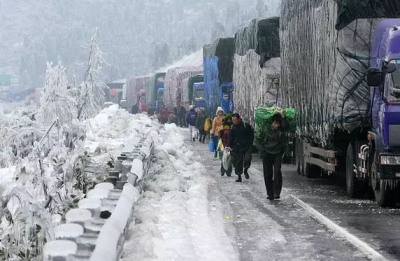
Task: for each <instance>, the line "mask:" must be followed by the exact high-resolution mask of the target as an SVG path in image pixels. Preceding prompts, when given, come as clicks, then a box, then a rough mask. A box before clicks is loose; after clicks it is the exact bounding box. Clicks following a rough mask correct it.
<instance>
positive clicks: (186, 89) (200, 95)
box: [182, 74, 206, 110]
mask: <svg viewBox="0 0 400 261" xmlns="http://www.w3.org/2000/svg"><path fill="white" fill-rule="evenodd" d="M182 88H183V90H182V91H183V95H182V104H183V106H184V107H185V108H186V110H188V109H189V105H194V106H195V107H196V108H199V107H202V108H205V107H206V104H205V99H204V77H203V75H202V74H198V75H194V76H190V77H188V78H186V79H184V80H183V81H182Z"/></svg>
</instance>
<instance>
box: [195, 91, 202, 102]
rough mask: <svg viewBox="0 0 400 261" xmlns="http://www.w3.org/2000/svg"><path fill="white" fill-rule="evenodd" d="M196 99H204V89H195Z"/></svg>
mask: <svg viewBox="0 0 400 261" xmlns="http://www.w3.org/2000/svg"><path fill="white" fill-rule="evenodd" d="M194 99H195V100H204V90H195V91H194Z"/></svg>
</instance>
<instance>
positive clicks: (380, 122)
mask: <svg viewBox="0 0 400 261" xmlns="http://www.w3.org/2000/svg"><path fill="white" fill-rule="evenodd" d="M363 2H365V1H346V2H342V4H343V5H342V4H341V3H340V2H337V1H334V0H323V1H313V0H287V1H284V2H283V3H282V8H281V11H282V13H281V22H280V24H281V29H280V30H281V34H280V35H281V39H280V40H281V59H282V70H281V86H280V87H281V90H282V93H283V94H284V95H282V98H283V102H284V104H285V105H286V106H291V107H294V108H295V109H296V110H297V112H298V123H297V124H298V127H297V140H296V148H297V149H296V164H297V170H298V172H299V173H301V174H303V175H305V176H306V177H312V176H314V175H316V174H320V173H328V174H335V175H337V174H340V173H343V174H345V179H346V188H347V194H348V196H349V197H357V196H360V195H361V192H363V191H364V192H365V188H367V187H370V188H372V190H373V191H374V195H375V199H376V201H377V203H378V205H379V206H393V205H394V204H395V203H396V200H397V198H396V193H395V192H396V190H397V189H398V181H399V179H400V96H399V91H400V90H399V89H398V88H399V86H400V68H399V67H398V65H399V64H400V30H399V29H400V19H377V17H381V15H382V13H383V14H385V12H381V11H382V10H380V9H379V14H376V13H375V11H376V10H369V9H368V7H369V6H368V5H364V4H362V3H363ZM383 7H384V4H383V2H382V6H381V7H380V8H383ZM392 8H394V6H392Z"/></svg>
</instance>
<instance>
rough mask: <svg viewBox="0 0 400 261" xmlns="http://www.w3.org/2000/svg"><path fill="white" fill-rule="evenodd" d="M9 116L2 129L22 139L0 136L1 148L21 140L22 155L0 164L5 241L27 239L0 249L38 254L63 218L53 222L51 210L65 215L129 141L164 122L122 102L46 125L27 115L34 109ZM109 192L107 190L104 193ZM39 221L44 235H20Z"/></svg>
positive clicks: (0, 220) (19, 150)
mask: <svg viewBox="0 0 400 261" xmlns="http://www.w3.org/2000/svg"><path fill="white" fill-rule="evenodd" d="M7 115H8V116H7V117H3V118H2V119H1V120H0V127H3V126H6V127H5V128H0V131H3V130H10V131H13V133H14V132H15V135H17V136H15V137H14V136H13V135H14V134H13V133H11V134H12V135H10V133H8V134H7V135H9V136H7V137H11V138H13V139H15V140H19V141H20V143H13V141H12V140H11V141H10V138H7V139H3V140H2V141H1V142H3V143H4V144H5V142H7V144H6V145H7V146H2V147H1V148H2V149H4V148H10V150H11V145H12V144H17V146H16V150H17V151H16V154H17V156H15V158H9V159H6V162H5V163H6V164H5V165H2V166H3V168H0V200H1V202H0V204H2V206H3V207H4V208H2V209H0V223H1V224H0V231H1V232H0V235H1V237H0V239H1V242H2V243H3V242H14V240H23V244H12V245H10V244H8V243H7V244H4V243H3V244H0V252H1V251H2V250H6V252H7V254H9V255H10V256H13V255H15V254H16V253H19V252H24V253H33V254H34V253H37V252H35V251H36V249H39V250H38V251H39V254H40V251H41V249H42V247H43V244H44V242H46V241H50V240H52V239H53V238H54V233H53V228H54V227H56V226H57V225H59V223H60V221H59V220H58V221H54V222H53V220H52V217H53V216H54V215H52V214H55V213H57V214H61V215H64V214H65V213H66V212H67V211H68V210H69V209H71V208H76V207H78V206H77V202H78V201H79V200H80V199H82V198H83V197H85V195H86V194H87V191H88V190H89V189H90V188H91V187H92V186H93V183H94V181H96V182H99V180H102V177H103V176H104V174H105V173H106V171H105V168H106V164H107V162H113V161H114V159H115V158H116V156H117V155H119V154H120V151H121V150H123V147H124V144H125V142H126V141H127V140H133V139H135V138H136V137H138V136H139V137H143V136H151V135H157V133H158V128H159V126H160V125H159V124H158V123H156V122H153V121H152V120H150V119H149V118H148V117H147V116H145V115H132V114H129V113H127V112H126V111H125V110H121V109H119V108H118V107H117V106H111V107H109V108H107V109H104V110H103V111H101V112H100V113H99V114H98V115H97V116H96V117H94V118H92V119H89V120H87V121H81V122H74V123H71V124H70V125H68V124H67V125H64V126H59V125H58V124H55V125H53V126H44V127H42V128H43V129H42V128H40V126H39V125H38V123H37V122H36V121H35V120H32V119H30V118H29V117H27V116H24V115H29V113H28V114H27V112H26V111H24V110H22V109H18V110H16V109H10V110H9V111H8V113H7ZM20 126H22V127H20ZM146 126H148V127H146ZM85 128H86V129H85ZM3 137H4V136H3ZM20 137H21V139H20ZM43 137H45V138H43ZM1 152H2V151H0V153H1ZM4 153H5V154H7V155H11V156H10V157H13V155H14V154H12V153H10V152H9V151H6V152H4ZM0 158H1V157H0ZM3 159H4V158H3ZM101 187H102V186H100V188H99V189H95V190H96V191H97V190H101ZM109 192H110V190H109V189H105V192H104V193H103V194H109ZM95 194H96V193H95ZM93 197H94V198H96V196H93ZM83 208H89V209H91V207H90V206H89V207H88V206H86V207H83ZM91 210H92V212H93V213H94V214H95V212H96V211H95V210H93V209H91ZM89 215H90V216H91V213H90V212H89ZM68 216H69V215H68ZM72 218H74V217H72ZM70 219H71V217H68V220H70ZM81 223H82V222H81ZM35 226H36V227H38V226H40V228H41V229H40V230H39V235H32V236H30V234H29V235H28V234H26V238H25V237H23V236H21V235H23V231H25V229H30V228H31V227H35ZM28 258H33V256H29V257H28Z"/></svg>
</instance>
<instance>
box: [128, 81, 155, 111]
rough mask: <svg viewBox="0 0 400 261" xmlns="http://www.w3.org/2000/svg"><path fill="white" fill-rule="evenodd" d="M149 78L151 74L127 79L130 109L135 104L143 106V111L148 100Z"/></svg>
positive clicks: (141, 109)
mask: <svg viewBox="0 0 400 261" xmlns="http://www.w3.org/2000/svg"><path fill="white" fill-rule="evenodd" d="M149 80H150V76H149V75H144V76H137V77H134V78H130V79H127V80H126V106H127V108H128V110H129V111H130V110H131V108H132V106H133V105H135V104H137V105H138V106H140V107H141V108H140V111H143V109H144V108H145V107H146V106H144V104H145V101H146V86H147V85H148V82H149ZM144 110H145V109H144Z"/></svg>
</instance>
